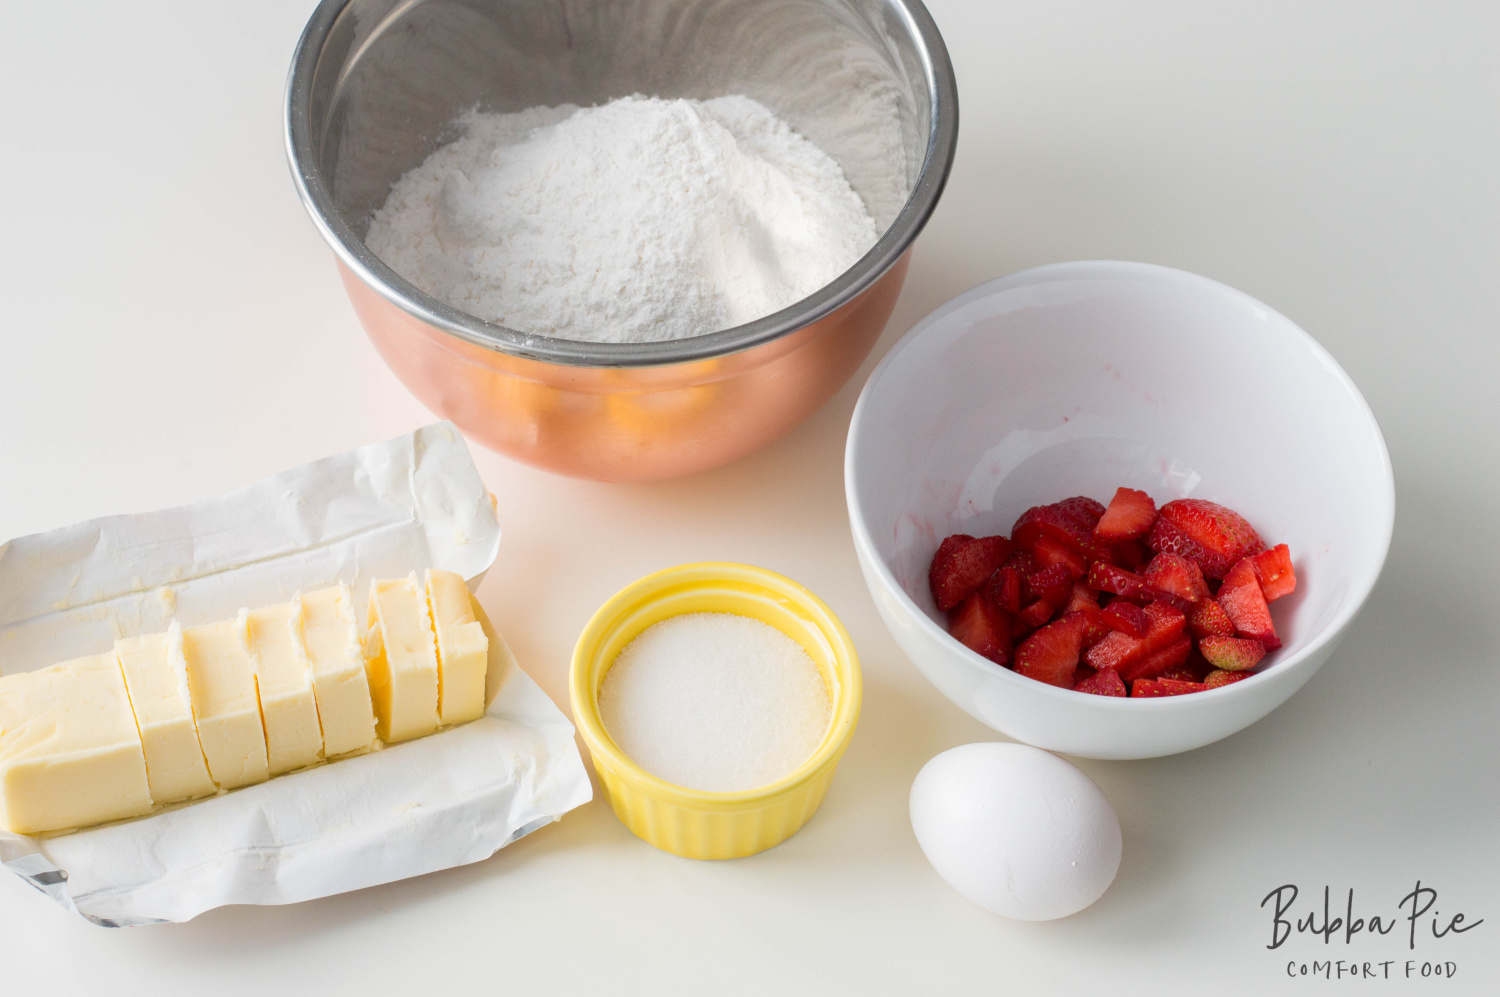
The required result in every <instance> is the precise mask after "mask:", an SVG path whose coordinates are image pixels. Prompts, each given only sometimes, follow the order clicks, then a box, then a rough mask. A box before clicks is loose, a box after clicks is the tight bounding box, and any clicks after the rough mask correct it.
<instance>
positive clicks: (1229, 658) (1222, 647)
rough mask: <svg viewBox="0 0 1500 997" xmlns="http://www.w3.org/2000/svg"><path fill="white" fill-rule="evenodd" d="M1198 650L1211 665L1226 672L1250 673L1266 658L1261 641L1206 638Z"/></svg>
mask: <svg viewBox="0 0 1500 997" xmlns="http://www.w3.org/2000/svg"><path fill="white" fill-rule="evenodd" d="M1198 648H1199V650H1201V651H1202V652H1203V657H1205V658H1207V659H1208V663H1209V664H1211V665H1213V666H1214V667H1215V668H1218V669H1220V670H1222V671H1226V672H1244V671H1249V670H1250V669H1251V668H1254V667H1255V666H1256V665H1258V664H1260V659H1261V658H1264V657H1265V656H1266V646H1265V645H1264V644H1262V643H1261V642H1260V641H1258V640H1241V639H1240V638H1238V637H1205V638H1203V639H1202V640H1201V641H1199V642H1198Z"/></svg>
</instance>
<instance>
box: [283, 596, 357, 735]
mask: <svg viewBox="0 0 1500 997" xmlns="http://www.w3.org/2000/svg"><path fill="white" fill-rule="evenodd" d="M292 625H293V628H294V631H295V632H296V633H297V634H298V636H299V638H300V639H299V641H298V644H297V650H298V653H299V654H300V655H302V661H303V663H304V665H305V666H306V667H307V669H308V670H309V671H310V672H311V673H312V681H313V689H314V690H315V692H316V696H317V704H318V719H319V720H320V722H321V723H322V727H323V754H324V756H325V757H327V758H333V757H335V756H338V755H346V754H349V753H350V752H354V751H364V750H367V749H368V748H369V747H370V746H371V745H372V744H374V743H375V708H374V705H373V704H372V703H371V702H370V682H369V679H368V678H366V676H365V662H364V656H363V655H362V654H361V652H360V645H359V626H358V624H357V623H356V622H355V614H354V596H353V595H352V594H351V593H350V591H349V586H347V585H335V586H333V587H331V588H326V589H319V590H318V591H316V592H308V593H305V594H303V595H301V596H298V597H297V598H296V599H293V600H292Z"/></svg>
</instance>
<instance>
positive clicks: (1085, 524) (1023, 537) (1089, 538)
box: [1010, 495, 1104, 558]
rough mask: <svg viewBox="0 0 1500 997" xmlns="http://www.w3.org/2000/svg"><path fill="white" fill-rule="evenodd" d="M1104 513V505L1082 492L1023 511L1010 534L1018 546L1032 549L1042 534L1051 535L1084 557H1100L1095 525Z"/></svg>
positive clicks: (1051, 537) (1049, 536)
mask: <svg viewBox="0 0 1500 997" xmlns="http://www.w3.org/2000/svg"><path fill="white" fill-rule="evenodd" d="M1103 515H1104V506H1102V505H1100V504H1099V503H1098V502H1095V501H1094V500H1093V499H1091V498H1085V497H1084V496H1082V495H1077V496H1074V497H1073V498H1070V499H1064V500H1063V501H1061V502H1054V503H1052V504H1051V505H1038V506H1032V507H1031V508H1030V509H1027V510H1026V511H1025V512H1023V513H1021V518H1019V519H1017V520H1016V525H1015V526H1013V527H1011V531H1010V535H1011V537H1012V538H1013V539H1014V540H1015V542H1016V544H1017V545H1018V546H1021V547H1024V548H1026V549H1027V550H1031V549H1032V548H1033V547H1034V546H1035V545H1036V541H1037V539H1038V538H1040V537H1043V536H1045V537H1048V538H1050V539H1052V540H1054V541H1056V542H1057V543H1060V544H1062V545H1063V546H1065V547H1068V548H1070V549H1072V550H1075V551H1077V552H1078V553H1080V554H1083V555H1084V556H1085V557H1090V558H1092V557H1096V556H1099V553H1100V552H1099V551H1097V550H1096V545H1095V543H1094V524H1095V523H1097V522H1099V517H1100V516H1103Z"/></svg>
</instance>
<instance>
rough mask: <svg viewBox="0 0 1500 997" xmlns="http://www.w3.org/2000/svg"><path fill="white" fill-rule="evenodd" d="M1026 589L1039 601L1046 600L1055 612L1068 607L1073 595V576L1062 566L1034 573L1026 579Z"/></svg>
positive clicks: (1058, 565) (1057, 565)
mask: <svg viewBox="0 0 1500 997" xmlns="http://www.w3.org/2000/svg"><path fill="white" fill-rule="evenodd" d="M1026 587H1027V588H1028V589H1030V590H1031V594H1032V595H1033V596H1035V597H1036V598H1038V599H1046V600H1047V602H1048V603H1049V604H1050V605H1051V606H1052V608H1053V609H1054V610H1056V609H1060V608H1062V607H1063V606H1065V605H1067V603H1068V599H1069V598H1070V597H1071V596H1072V595H1073V576H1072V575H1070V574H1069V573H1068V569H1067V568H1065V567H1063V566H1062V565H1061V564H1054V565H1052V566H1051V567H1050V568H1042V569H1040V570H1038V571H1034V572H1032V574H1031V575H1030V576H1028V577H1027V579H1026Z"/></svg>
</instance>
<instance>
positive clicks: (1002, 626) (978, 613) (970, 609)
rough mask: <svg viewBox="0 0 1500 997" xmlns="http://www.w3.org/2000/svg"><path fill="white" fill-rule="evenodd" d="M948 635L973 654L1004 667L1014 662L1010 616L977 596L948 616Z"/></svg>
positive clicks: (982, 596)
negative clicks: (1012, 660)
mask: <svg viewBox="0 0 1500 997" xmlns="http://www.w3.org/2000/svg"><path fill="white" fill-rule="evenodd" d="M948 632H949V633H950V634H952V635H953V636H954V637H956V638H957V639H958V642H959V643H960V644H963V645H964V646H965V647H967V648H969V650H971V651H973V652H975V653H976V654H979V655H981V656H983V657H986V658H989V659H990V660H991V661H993V662H995V663H996V664H999V665H1003V664H1005V663H1007V662H1008V661H1009V660H1010V652H1011V642H1010V616H1009V614H1008V613H1006V612H1005V610H1003V609H1001V608H1000V607H999V606H996V605H995V604H994V603H993V602H992V601H990V600H989V599H987V598H985V595H984V593H983V592H974V593H972V594H971V595H969V597H968V598H966V599H964V601H963V602H961V603H959V605H958V608H957V609H954V610H953V611H952V612H950V613H949V614H948Z"/></svg>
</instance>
